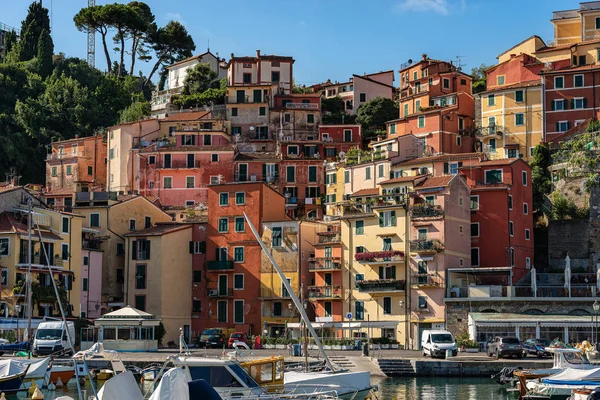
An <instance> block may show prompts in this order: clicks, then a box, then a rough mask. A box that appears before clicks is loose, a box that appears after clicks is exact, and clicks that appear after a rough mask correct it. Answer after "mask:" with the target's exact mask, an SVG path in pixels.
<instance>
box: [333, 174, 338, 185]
mask: <svg viewBox="0 0 600 400" xmlns="http://www.w3.org/2000/svg"><path fill="white" fill-rule="evenodd" d="M333 183H337V174H333Z"/></svg>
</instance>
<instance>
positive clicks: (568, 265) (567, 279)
mask: <svg viewBox="0 0 600 400" xmlns="http://www.w3.org/2000/svg"><path fill="white" fill-rule="evenodd" d="M565 289H568V290H569V297H571V257H569V254H567V257H565Z"/></svg>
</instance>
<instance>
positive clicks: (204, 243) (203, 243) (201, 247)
mask: <svg viewBox="0 0 600 400" xmlns="http://www.w3.org/2000/svg"><path fill="white" fill-rule="evenodd" d="M200 253H202V254H204V253H206V242H205V241H202V242H200Z"/></svg>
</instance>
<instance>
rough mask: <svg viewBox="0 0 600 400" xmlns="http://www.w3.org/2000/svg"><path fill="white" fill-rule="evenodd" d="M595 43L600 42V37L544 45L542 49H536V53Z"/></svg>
mask: <svg viewBox="0 0 600 400" xmlns="http://www.w3.org/2000/svg"><path fill="white" fill-rule="evenodd" d="M595 43H600V39H590V40H584V41H582V42H578V43H567V44H561V45H559V46H550V47H548V46H547V47H542V48H541V49H539V50H536V51H535V53H545V52H548V51H554V50H562V49H569V48H571V47H576V46H583V45H586V44H595Z"/></svg>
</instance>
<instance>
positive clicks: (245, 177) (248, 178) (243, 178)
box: [233, 173, 279, 184]
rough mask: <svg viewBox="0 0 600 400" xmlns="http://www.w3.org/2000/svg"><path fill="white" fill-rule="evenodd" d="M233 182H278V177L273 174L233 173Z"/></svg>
mask: <svg viewBox="0 0 600 400" xmlns="http://www.w3.org/2000/svg"><path fill="white" fill-rule="evenodd" d="M233 181H234V182H266V183H274V184H278V183H279V177H277V176H276V175H275V176H265V177H262V176H258V175H255V174H239V173H235V174H234V175H233Z"/></svg>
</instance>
